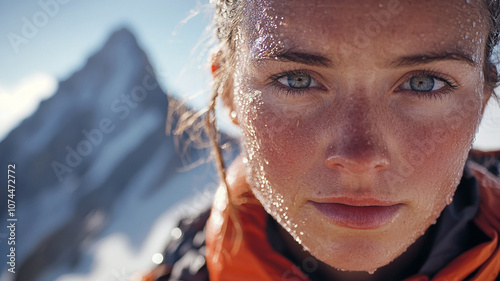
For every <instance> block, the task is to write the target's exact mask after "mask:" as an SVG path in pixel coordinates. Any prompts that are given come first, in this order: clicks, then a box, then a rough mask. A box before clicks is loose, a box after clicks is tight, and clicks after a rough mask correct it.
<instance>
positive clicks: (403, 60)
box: [389, 52, 476, 67]
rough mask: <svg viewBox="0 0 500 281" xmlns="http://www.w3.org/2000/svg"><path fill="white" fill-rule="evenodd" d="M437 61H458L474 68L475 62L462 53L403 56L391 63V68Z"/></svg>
mask: <svg viewBox="0 0 500 281" xmlns="http://www.w3.org/2000/svg"><path fill="white" fill-rule="evenodd" d="M438 61H459V62H465V63H467V64H469V65H471V66H476V62H475V61H474V60H473V59H472V57H471V56H469V55H467V54H465V53H462V52H444V53H429V54H423V55H414V56H405V57H400V58H398V59H396V60H394V61H392V62H391V63H390V64H389V65H390V66H391V67H408V66H415V65H420V64H428V63H433V62H438Z"/></svg>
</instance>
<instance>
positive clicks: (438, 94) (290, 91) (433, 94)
mask: <svg viewBox="0 0 500 281" xmlns="http://www.w3.org/2000/svg"><path fill="white" fill-rule="evenodd" d="M292 75H307V76H310V77H311V79H315V78H314V77H313V75H311V72H310V71H308V70H305V69H298V70H289V71H285V72H282V73H279V74H275V75H271V77H270V80H271V82H270V84H272V85H273V86H274V87H277V88H278V89H279V90H280V91H279V92H281V93H282V91H284V94H285V95H286V96H288V95H300V94H305V93H306V92H308V91H311V90H313V89H315V90H317V89H322V88H319V87H310V88H292V87H288V86H286V85H283V84H282V83H280V82H279V81H278V80H279V79H281V78H283V77H287V76H292ZM416 76H427V77H431V78H433V79H436V80H439V81H442V82H444V83H445V84H446V85H445V87H446V89H439V90H435V91H430V92H425V91H422V92H418V91H413V90H406V89H399V88H401V86H402V85H403V83H406V82H408V81H410V79H412V78H414V77H416ZM315 80H316V79H315ZM316 81H317V80H316ZM318 83H319V82H318ZM458 88H459V86H458V85H457V84H455V83H454V82H452V79H451V78H448V77H447V76H446V75H443V74H439V73H438V72H436V71H433V70H430V69H425V70H418V71H414V72H411V73H409V74H407V75H406V78H405V80H404V81H403V82H402V83H400V84H399V86H398V87H397V88H396V90H395V91H396V92H404V91H407V92H410V94H411V95H414V96H416V97H418V98H427V99H432V98H442V97H444V96H445V95H447V94H450V93H452V92H453V91H454V90H456V89H458ZM398 89H399V90H398Z"/></svg>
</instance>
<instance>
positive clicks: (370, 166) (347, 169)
mask: <svg viewBox="0 0 500 281" xmlns="http://www.w3.org/2000/svg"><path fill="white" fill-rule="evenodd" d="M325 164H326V166H327V167H329V168H330V169H333V170H338V171H339V172H342V173H345V174H364V173H369V172H375V171H380V170H384V169H386V168H387V166H388V165H389V161H388V160H387V159H385V158H383V157H382V158H378V157H377V156H372V157H366V158H358V159H349V158H348V157H342V156H330V157H328V158H327V159H326V160H325Z"/></svg>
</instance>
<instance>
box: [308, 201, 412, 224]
mask: <svg viewBox="0 0 500 281" xmlns="http://www.w3.org/2000/svg"><path fill="white" fill-rule="evenodd" d="M310 203H311V204H312V205H313V206H314V208H316V210H317V211H319V212H320V213H321V214H322V215H323V216H325V217H327V218H328V219H329V220H330V221H332V222H333V223H335V224H337V225H338V226H342V227H346V228H353V229H376V228H380V227H382V226H384V225H385V224H387V223H389V222H390V221H392V220H393V219H394V218H395V217H396V216H397V215H398V213H399V211H400V210H401V208H402V207H403V205H404V204H402V203H395V202H387V201H380V200H376V199H371V198H367V199H353V198H333V199H329V200H326V201H325V200H319V201H310Z"/></svg>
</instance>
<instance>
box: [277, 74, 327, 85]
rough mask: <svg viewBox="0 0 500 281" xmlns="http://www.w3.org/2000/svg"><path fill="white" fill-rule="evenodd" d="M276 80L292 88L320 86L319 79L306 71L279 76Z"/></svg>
mask: <svg viewBox="0 0 500 281" xmlns="http://www.w3.org/2000/svg"><path fill="white" fill-rule="evenodd" d="M276 81H278V82H279V83H281V84H283V85H285V86H287V87H290V88H292V89H306V88H312V87H318V86H320V85H319V83H318V81H316V80H315V79H314V78H312V77H311V75H309V74H306V73H288V74H285V75H283V76H281V77H279V78H277V79H276Z"/></svg>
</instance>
